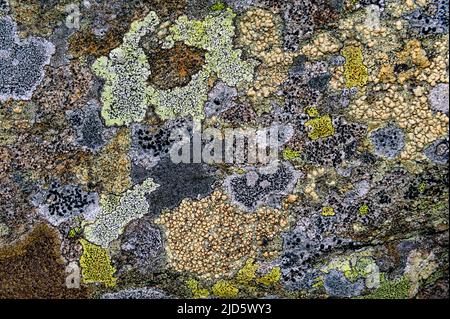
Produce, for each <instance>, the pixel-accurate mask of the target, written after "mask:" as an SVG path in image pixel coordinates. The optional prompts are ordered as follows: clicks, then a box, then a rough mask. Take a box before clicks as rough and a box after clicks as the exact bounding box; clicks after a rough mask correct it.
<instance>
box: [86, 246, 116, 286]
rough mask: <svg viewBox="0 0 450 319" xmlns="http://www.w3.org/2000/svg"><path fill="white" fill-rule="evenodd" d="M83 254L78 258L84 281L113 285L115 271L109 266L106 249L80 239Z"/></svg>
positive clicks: (109, 259)
mask: <svg viewBox="0 0 450 319" xmlns="http://www.w3.org/2000/svg"><path fill="white" fill-rule="evenodd" d="M81 244H82V245H83V255H81V258H80V265H81V270H82V271H81V274H82V277H83V281H84V282H85V283H102V284H104V285H106V286H107V287H114V286H115V285H116V281H117V279H116V278H114V276H113V274H114V273H115V272H116V270H115V269H114V267H112V266H111V258H110V257H109V254H108V251H107V250H105V249H104V248H101V247H99V246H96V245H94V244H92V243H90V242H88V241H87V240H84V239H82V240H81Z"/></svg>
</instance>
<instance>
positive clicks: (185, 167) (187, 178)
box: [132, 157, 216, 215]
mask: <svg viewBox="0 0 450 319" xmlns="http://www.w3.org/2000/svg"><path fill="white" fill-rule="evenodd" d="M214 171H215V170H214V169H213V168H211V167H209V166H207V165H206V164H200V163H199V164H196V163H192V164H185V163H179V164H175V163H173V162H172V160H171V159H170V157H164V158H162V159H161V160H160V161H159V163H158V164H157V165H156V166H155V167H153V168H151V169H149V170H146V169H142V167H141V168H139V166H138V167H133V169H132V176H133V172H134V173H135V174H134V176H133V178H134V181H135V182H138V181H139V180H143V179H145V178H148V177H151V178H153V180H154V182H155V183H156V184H158V185H160V186H159V187H158V188H157V189H156V190H155V191H154V192H152V193H150V194H149V195H147V196H146V197H147V200H148V203H149V205H150V208H149V213H150V214H151V215H159V214H160V213H161V212H162V211H163V210H165V209H168V210H169V209H173V208H175V207H176V206H178V205H179V204H180V203H181V201H182V200H183V199H184V198H191V199H197V198H203V197H206V196H208V195H209V194H211V192H212V185H213V183H214V182H215V181H216V177H215V176H214ZM138 172H140V174H138Z"/></svg>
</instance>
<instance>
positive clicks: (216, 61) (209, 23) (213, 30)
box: [148, 8, 257, 119]
mask: <svg viewBox="0 0 450 319" xmlns="http://www.w3.org/2000/svg"><path fill="white" fill-rule="evenodd" d="M235 16H236V14H235V13H234V12H233V11H232V10H231V9H229V8H228V9H226V10H223V11H221V12H220V13H218V14H212V15H208V16H207V17H206V18H205V19H204V20H202V21H200V20H190V19H188V17H187V16H181V17H179V18H178V19H177V20H176V22H175V25H174V26H172V27H171V28H170V33H171V34H170V36H169V39H168V40H167V41H171V42H173V41H182V42H184V43H185V44H186V45H189V46H193V47H196V48H199V49H203V50H206V51H207V52H206V54H205V60H206V61H205V65H204V67H203V69H202V70H201V71H200V72H199V73H198V74H197V75H196V76H194V77H193V78H192V80H191V82H190V83H189V84H188V85H187V86H185V87H178V88H175V89H173V90H167V91H163V90H158V89H156V88H154V87H149V88H148V95H149V97H150V101H151V104H153V105H154V106H155V112H156V114H158V115H159V116H160V117H161V118H163V119H169V118H174V117H177V116H178V117H180V116H187V115H191V116H193V117H194V118H199V119H202V118H204V114H203V106H204V103H205V102H206V101H207V99H208V79H209V78H210V76H212V75H215V76H216V77H217V78H218V79H220V80H222V81H223V82H224V83H226V84H227V85H228V86H236V85H238V84H239V83H241V82H247V83H248V82H251V81H252V80H253V72H254V68H255V66H256V65H257V62H256V61H244V60H242V59H241V55H242V52H241V50H238V49H234V48H233V36H234V34H235V27H234V25H233V20H234V18H235Z"/></svg>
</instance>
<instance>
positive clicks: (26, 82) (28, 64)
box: [0, 16, 55, 102]
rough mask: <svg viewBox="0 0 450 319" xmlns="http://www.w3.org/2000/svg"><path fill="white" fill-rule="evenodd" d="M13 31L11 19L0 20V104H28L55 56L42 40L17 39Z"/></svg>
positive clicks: (50, 47)
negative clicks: (13, 102)
mask: <svg viewBox="0 0 450 319" xmlns="http://www.w3.org/2000/svg"><path fill="white" fill-rule="evenodd" d="M16 27H17V26H16V23H15V22H14V21H13V20H12V19H11V18H9V17H7V16H6V17H2V16H0V61H1V64H0V102H4V101H6V100H8V99H15V100H29V99H30V98H31V96H32V94H33V92H34V90H35V89H36V87H37V86H38V85H39V83H40V82H41V81H42V79H43V78H44V73H45V71H44V67H45V66H46V65H47V64H49V63H50V57H51V56H52V55H53V54H54V52H55V47H54V45H53V44H52V43H50V42H48V41H46V40H44V39H40V38H33V37H29V38H27V39H24V40H22V39H20V38H19V36H18V35H17V30H16Z"/></svg>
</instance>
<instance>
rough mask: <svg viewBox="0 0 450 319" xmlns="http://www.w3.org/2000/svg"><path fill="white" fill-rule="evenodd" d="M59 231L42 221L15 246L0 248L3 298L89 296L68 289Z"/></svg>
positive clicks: (0, 296) (82, 292) (82, 291)
mask: <svg viewBox="0 0 450 319" xmlns="http://www.w3.org/2000/svg"><path fill="white" fill-rule="evenodd" d="M60 245H61V243H60V240H59V237H58V233H57V232H56V231H55V230H54V229H52V228H50V227H49V226H48V225H46V224H39V225H37V226H35V227H34V229H33V230H32V231H31V233H29V234H28V235H27V236H26V237H25V238H24V239H22V240H21V241H19V242H18V243H16V244H15V245H10V246H5V247H2V248H0V298H2V299H4V298H22V299H29V298H46V299H50V298H52V299H54V298H55V299H62V298H63V299H73V298H86V297H87V296H88V290H87V289H86V288H84V287H81V288H80V289H68V288H67V287H66V286H65V280H66V276H67V274H66V273H65V267H64V263H63V260H62V258H61V253H60Z"/></svg>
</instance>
